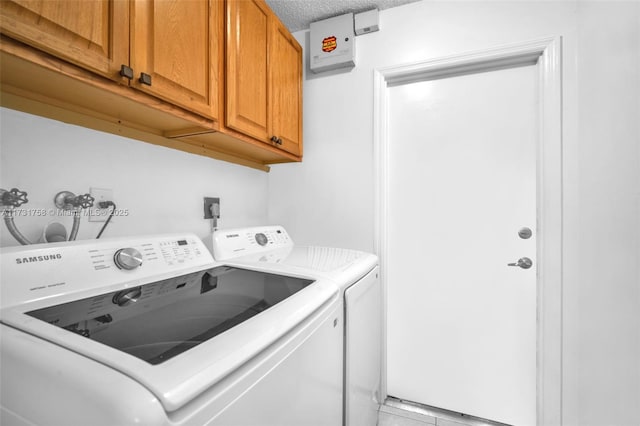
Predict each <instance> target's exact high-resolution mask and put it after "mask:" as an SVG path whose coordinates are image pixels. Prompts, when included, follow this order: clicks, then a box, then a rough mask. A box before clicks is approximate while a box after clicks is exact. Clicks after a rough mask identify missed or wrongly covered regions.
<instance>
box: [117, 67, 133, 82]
mask: <svg viewBox="0 0 640 426" xmlns="http://www.w3.org/2000/svg"><path fill="white" fill-rule="evenodd" d="M120 75H121V76H123V77H126V78H128V79H129V80H131V79H133V69H132V68H131V67H128V66H126V65H120Z"/></svg>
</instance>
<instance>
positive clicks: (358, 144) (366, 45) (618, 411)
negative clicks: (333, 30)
mask: <svg viewBox="0 0 640 426" xmlns="http://www.w3.org/2000/svg"><path fill="white" fill-rule="evenodd" d="M380 28H381V30H380V32H377V33H373V34H368V35H364V36H360V37H358V38H357V39H356V48H357V61H356V63H357V66H356V68H355V69H353V70H351V71H349V72H345V73H340V74H334V75H323V76H319V77H312V76H308V77H307V80H306V81H305V85H304V108H305V109H304V140H305V158H304V162H303V163H302V164H287V165H279V166H275V167H273V169H272V172H271V173H270V175H269V194H270V196H269V220H270V221H271V222H274V223H280V224H282V225H284V226H285V227H287V228H288V229H289V230H290V231H291V232H292V234H293V237H294V239H295V240H296V242H297V243H309V244H326V245H334V246H344V247H351V248H357V249H364V250H369V251H373V249H374V246H373V233H374V223H373V221H374V211H373V209H374V192H373V190H374V189H373V178H374V168H373V140H372V135H373V80H372V74H373V70H374V69H375V68H379V67H384V66H390V65H398V64H403V63H408V62H415V61H419V60H426V59H431V58H438V57H442V56H447V55H451V54H456V53H460V52H467V51H473V50H477V49H486V48H490V47H496V46H501V45H504V44H510V43H516V42H523V41H528V40H532V39H537V38H542V37H547V36H557V35H560V36H562V37H563V97H564V104H563V120H564V129H563V147H564V148H563V167H564V181H563V194H564V198H563V200H564V201H563V212H564V213H563V216H564V235H563V262H564V287H563V321H564V325H563V372H562V380H563V423H564V424H566V425H585V426H586V425H594V426H595V425H638V424H640V266H639V264H640V147H639V145H640V142H639V141H640V129H639V127H638V126H639V124H638V123H639V122H640V105H639V102H640V101H639V99H640V81H639V80H640V59H639V55H640V3H639V2H635V1H629V2H609V1H603V2H589V1H567V2H560V1H553V2H551V1H540V2H524V1H518V2H508V3H507V2H493V1H481V0H478V1H471V2H442V1H422V2H419V3H413V4H409V5H406V6H401V7H398V8H393V9H388V10H385V11H382V12H381V13H380ZM296 36H297V37H298V39H299V40H300V41H301V43H303V42H305V41H306V39H308V33H306V32H299V33H297V34H296ZM303 45H304V44H303ZM415 191H416V194H419V191H420V187H419V183H416V187H415ZM389 285H392V283H390V284H389Z"/></svg>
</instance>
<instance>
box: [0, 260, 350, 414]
mask: <svg viewBox="0 0 640 426" xmlns="http://www.w3.org/2000/svg"><path fill="white" fill-rule="evenodd" d="M253 269H254V270H247V269H239V268H232V267H228V266H224V265H223V266H219V267H214V268H206V269H202V270H200V271H197V272H190V273H189V274H187V275H184V276H178V277H174V278H171V279H165V280H162V281H158V282H152V283H147V284H143V285H142V286H141V287H140V291H139V292H138V291H136V293H135V294H129V292H131V291H134V290H135V287H133V288H132V287H127V288H125V289H121V291H111V292H109V293H97V294H95V295H93V296H91V297H88V298H84V299H81V300H76V301H71V302H69V301H68V300H66V299H61V298H57V299H55V298H54V299H50V300H48V303H49V304H48V305H45V306H43V301H42V300H37V301H33V302H28V303H24V304H20V305H15V306H11V307H8V308H5V309H3V310H2V311H0V319H1V321H2V322H3V323H5V324H8V325H10V326H12V327H14V328H17V329H20V330H22V331H24V332H27V333H29V334H32V335H34V336H38V337H40V338H42V339H44V340H48V341H50V342H53V343H55V344H57V345H59V346H62V347H65V348H67V349H69V350H72V351H74V352H76V353H78V354H80V355H83V356H86V357H88V358H92V359H94V360H96V361H98V362H100V363H102V364H105V365H108V366H110V367H112V368H114V369H116V370H118V371H120V372H122V373H124V374H126V375H127V376H129V377H131V378H133V379H134V380H136V381H138V382H139V383H141V384H142V385H143V386H145V387H146V388H147V389H149V390H150V391H151V392H152V393H153V394H154V395H155V396H156V397H157V398H158V399H159V400H160V402H161V403H162V405H163V407H164V409H165V410H166V411H174V410H176V409H178V408H180V407H181V406H183V405H185V404H186V403H187V402H189V401H191V400H192V399H194V398H195V397H197V396H198V395H200V394H201V393H202V392H204V391H205V390H206V389H208V388H210V387H212V386H213V385H215V384H216V383H218V382H219V381H220V380H221V379H223V378H224V377H226V376H228V375H229V374H231V373H232V372H234V371H235V370H237V369H238V368H239V367H240V366H242V365H243V364H245V363H247V362H249V361H250V360H251V359H252V358H254V357H256V356H258V355H260V353H261V352H262V351H264V350H265V349H267V348H268V347H269V346H271V345H273V344H274V343H275V342H277V341H278V339H280V338H282V337H283V336H285V335H287V334H288V333H289V332H291V331H292V330H293V329H294V328H296V327H297V326H298V325H300V324H302V323H305V322H306V321H307V320H308V319H309V318H311V317H313V316H314V314H315V313H316V312H319V311H321V310H322V309H323V307H328V306H332V304H334V303H338V294H339V293H338V288H337V287H336V286H335V284H333V283H332V282H331V281H329V280H326V279H317V280H314V278H313V277H309V276H302V275H299V274H298V275H296V274H293V275H286V276H285V275H282V274H279V275H278V274H274V273H264V272H261V271H256V270H255V269H256V268H253ZM127 294H129V296H130V297H126V295H127ZM175 297H177V300H176V299H175ZM134 299H137V301H133V300H134ZM56 300H57V301H61V302H63V303H57V301H56ZM119 302H123V303H122V306H120V304H119ZM258 311H260V312H258ZM50 322H51V323H50ZM46 354H47V352H46V347H45V346H43V356H46ZM51 365H52V367H54V366H55V360H51ZM76 374H81V372H78V373H76Z"/></svg>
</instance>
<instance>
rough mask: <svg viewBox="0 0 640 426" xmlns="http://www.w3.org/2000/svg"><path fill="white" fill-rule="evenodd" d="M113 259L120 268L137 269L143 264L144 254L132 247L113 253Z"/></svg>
mask: <svg viewBox="0 0 640 426" xmlns="http://www.w3.org/2000/svg"><path fill="white" fill-rule="evenodd" d="M113 261H114V262H115V264H116V266H117V267H118V268H120V269H126V270H131V269H136V268H137V267H138V266H140V265H142V254H141V253H140V252H139V251H138V250H136V249H134V248H131V247H128V248H123V249H120V250H118V251H117V252H116V254H114V255H113Z"/></svg>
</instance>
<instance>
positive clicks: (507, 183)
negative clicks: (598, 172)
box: [387, 66, 538, 425]
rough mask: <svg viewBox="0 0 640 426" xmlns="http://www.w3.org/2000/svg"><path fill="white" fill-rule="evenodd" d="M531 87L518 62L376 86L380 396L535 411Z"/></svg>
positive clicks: (506, 416) (530, 69) (478, 412)
mask: <svg viewBox="0 0 640 426" xmlns="http://www.w3.org/2000/svg"><path fill="white" fill-rule="evenodd" d="M537 87H538V85H537V71H536V68H535V66H527V67H520V68H513V69H506V70H498V71H491V72H483V73H477V74H471V75H465V76H457V77H451V78H443V79H438V80H432V81H425V82H419V83H412V84H406V85H401V86H397V87H393V88H390V89H389V140H390V148H389V156H390V158H389V179H390V185H389V188H390V190H389V216H388V218H389V231H388V235H389V242H388V253H389V258H388V263H387V264H388V270H387V277H388V278H387V283H388V289H387V293H388V314H387V317H388V321H387V327H388V328H387V335H388V337H387V345H388V347H387V375H388V379H387V380H388V393H389V395H391V396H395V397H398V398H401V399H406V400H410V401H415V402H420V403H424V404H427V405H432V406H436V407H440V408H445V409H449V410H454V411H458V412H462V413H466V414H470V415H474V416H478V417H483V418H487V419H491V420H496V421H501V422H506V423H511V424H517V425H528V424H535V406H536V405H535V402H536V401H535V398H536V393H535V391H536V388H535V380H536V374H535V372H536V256H535V255H536V239H535V231H536V140H537V136H538V135H537V126H536V124H537V117H538V99H537ZM522 227H528V228H531V229H532V230H533V236H532V237H531V238H529V239H526V240H525V239H521V238H520V237H519V236H518V230H519V229H520V228H522ZM525 256H526V257H528V258H530V259H532V260H533V262H534V263H533V264H534V266H533V267H532V268H530V269H526V270H525V269H521V268H519V267H509V266H507V263H510V262H516V261H517V260H518V258H520V257H525Z"/></svg>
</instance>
